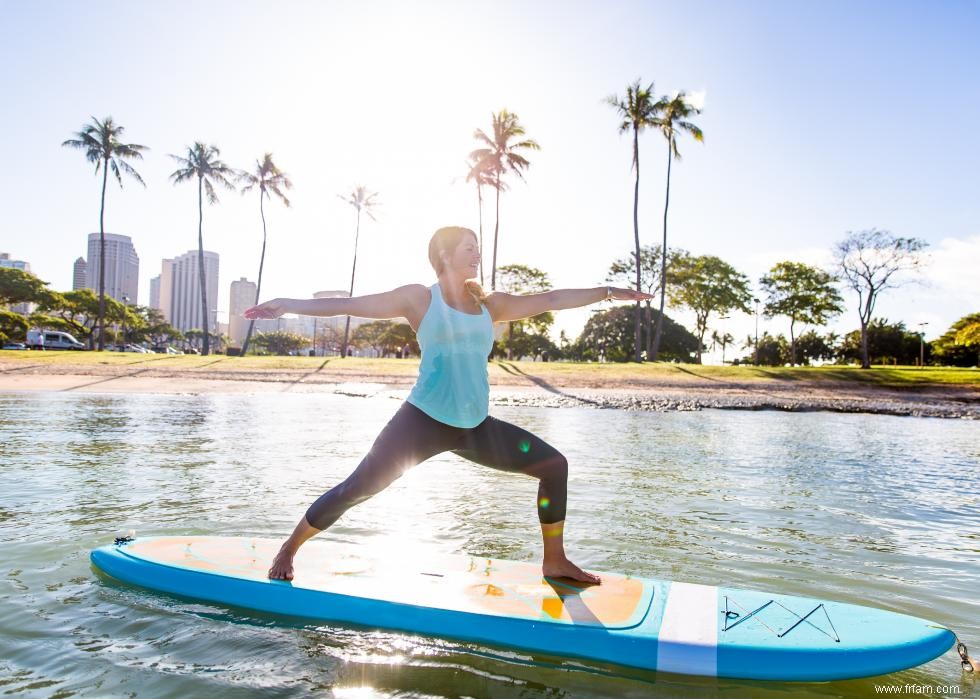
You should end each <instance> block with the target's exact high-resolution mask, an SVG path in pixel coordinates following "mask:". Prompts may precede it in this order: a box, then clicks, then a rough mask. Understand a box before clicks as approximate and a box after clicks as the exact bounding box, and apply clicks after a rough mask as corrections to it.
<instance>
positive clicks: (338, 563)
mask: <svg viewBox="0 0 980 699" xmlns="http://www.w3.org/2000/svg"><path fill="white" fill-rule="evenodd" d="M279 544H280V542H279V541H275V540H271V539H261V538H236V537H215V536H161V537H140V538H137V539H133V540H130V541H124V542H123V541H120V542H119V543H116V544H112V545H109V546H103V547H101V548H97V549H95V550H93V551H92V554H91V559H92V562H93V564H94V565H95V566H96V567H98V568H99V569H101V570H102V571H104V572H105V573H107V574H108V575H110V576H112V577H114V578H117V579H119V580H122V581H124V582H128V583H132V584H135V585H139V586H142V587H146V588H149V589H152V590H158V591H161V592H166V593H171V594H176V595H181V596H185V597H190V598H194V599H201V600H207V601H211V602H215V603H218V604H224V605H229V606H234V607H242V608H246V609H253V610H259V611H263V612H268V613H272V614H281V615H288V616H294V617H302V618H308V619H315V620H322V621H334V622H342V623H352V624H358V625H362V626H368V627H375V628H385V629H393V630H403V631H409V632H413V633H422V634H428V635H433V636H443V637H448V638H455V639H459V640H465V641H477V642H484V643H488V644H493V645H498V646H508V647H511V648H522V649H526V650H529V651H538V652H543V653H550V654H555V655H563V656H569V657H579V658H587V659H591V660H596V661H602V662H610V663H616V664H621V665H627V666H632V667H638V668H644V669H650V670H658V671H664V672H674V673H682V674H693V675H708V676H719V677H731V678H746V679H768V680H783V681H826V680H835V679H847V678H854V677H866V676H872V675H880V674H885V673H889V672H895V671H898V670H903V669H906V668H909V667H914V666H916V665H920V664H922V663H924V662H927V661H929V660H932V659H933V658H935V657H937V656H939V655H941V654H943V653H945V652H946V651H947V650H949V649H950V648H951V647H952V645H953V643H954V636H953V634H952V632H951V631H949V629H946V628H944V627H942V626H939V625H937V624H934V623H932V622H930V621H927V620H924V619H919V618H916V617H911V616H906V615H903V614H897V613H894V612H889V611H885V610H881V609H874V608H871V607H865V606H859V605H853V604H844V603H839V602H832V601H825V600H818V599H810V598H804V597H794V596H787V595H776V594H772V593H768V592H754V591H748V590H739V589H733V588H726V587H716V586H710V585H695V584H690V583H679V582H669V581H660V580H651V579H644V578H637V577H632V576H627V575H617V574H615V573H601V574H600V575H601V577H602V581H603V582H602V584H601V585H586V584H583V583H577V582H575V581H571V580H567V579H549V578H543V577H542V575H541V569H540V566H538V565H536V564H531V563H520V562H515V561H505V560H497V559H488V558H477V557H471V556H457V555H441V556H428V557H425V558H419V557H417V556H412V555H411V554H409V555H408V556H404V555H402V556H398V555H390V556H381V557H378V558H371V557H368V556H366V555H364V554H363V549H362V548H359V547H354V546H351V545H349V544H347V545H345V544H340V543H335V542H328V541H311V542H308V543H307V544H306V545H305V546H303V548H302V549H300V551H299V554H298V555H297V556H296V560H295V562H294V569H295V570H294V578H293V580H292V581H288V582H287V581H281V580H269V579H268V578H267V577H266V574H267V571H268V569H269V566H270V564H271V562H272V559H273V557H274V555H275V553H276V552H277V551H278V550H279Z"/></svg>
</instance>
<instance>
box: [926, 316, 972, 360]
mask: <svg viewBox="0 0 980 699" xmlns="http://www.w3.org/2000/svg"><path fill="white" fill-rule="evenodd" d="M932 347H933V356H934V357H935V359H936V361H938V362H939V363H940V364H944V365H947V366H978V365H980V313H970V314H969V315H965V316H963V317H962V318H960V319H959V320H957V321H956V322H955V323H953V324H952V325H951V326H950V327H949V330H947V331H946V332H945V333H943V334H942V336H941V337H939V339H937V340H935V341H934V342H932Z"/></svg>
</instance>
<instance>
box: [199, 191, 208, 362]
mask: <svg viewBox="0 0 980 699" xmlns="http://www.w3.org/2000/svg"><path fill="white" fill-rule="evenodd" d="M203 187H204V178H202V177H201V176H200V175H199V176H198V178H197V266H198V268H199V269H200V273H199V274H198V277H199V278H200V281H201V312H202V313H203V314H204V315H203V321H202V322H203V325H204V332H203V333H202V338H203V341H204V345H203V349H202V350H201V354H202V355H203V356H205V357H206V356H207V355H208V354H209V353H210V351H211V343H210V341H209V340H210V335H211V324H210V323H209V322H208V287H207V277H206V275H205V274H204V195H203V192H202V189H203Z"/></svg>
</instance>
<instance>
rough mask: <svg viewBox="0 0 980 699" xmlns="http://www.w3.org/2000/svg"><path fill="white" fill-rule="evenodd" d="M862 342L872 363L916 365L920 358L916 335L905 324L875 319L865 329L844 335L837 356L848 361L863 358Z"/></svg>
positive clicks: (861, 359)
mask: <svg viewBox="0 0 980 699" xmlns="http://www.w3.org/2000/svg"><path fill="white" fill-rule="evenodd" d="M865 345H866V349H867V352H868V358H869V359H870V361H871V363H874V364H915V363H916V361H917V360H918V358H919V334H918V333H915V332H911V331H910V330H908V329H907V328H906V327H905V323H902V322H901V321H899V322H898V323H889V322H888V320H886V319H885V318H874V319H873V320H872V321H871V322H870V323H868V324H867V326H866V327H865V329H864V332H862V331H861V330H854V331H852V332H849V333H848V334H847V335H845V336H844V339H843V341H842V343H841V348H840V356H841V358H842V359H845V360H849V361H862V366H863V360H864V351H865Z"/></svg>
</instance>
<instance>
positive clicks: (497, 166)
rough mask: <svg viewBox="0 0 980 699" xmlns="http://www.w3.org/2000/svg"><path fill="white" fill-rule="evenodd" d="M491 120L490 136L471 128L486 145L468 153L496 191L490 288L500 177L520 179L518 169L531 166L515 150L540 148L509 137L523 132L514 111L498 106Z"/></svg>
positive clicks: (492, 286)
mask: <svg viewBox="0 0 980 699" xmlns="http://www.w3.org/2000/svg"><path fill="white" fill-rule="evenodd" d="M491 118H492V121H493V137H492V138H491V137H490V136H487V134H486V133H484V131H483V129H477V130H476V131H474V132H473V138H475V139H476V140H477V141H479V142H481V143H483V144H484V145H485V146H486V148H478V149H477V150H475V151H473V152H472V153H470V160H472V161H473V162H474V163H480V164H481V166H482V167H486V168H487V169H488V171H489V172H490V173H491V174H492V177H493V185H492V186H493V188H494V189H495V190H496V192H497V211H496V220H495V221H494V225H493V266H492V268H491V269H492V271H491V273H490V289H491V290H496V288H497V237H498V235H499V233H500V192H501V191H502V189H503V186H502V185H503V182H502V180H501V178H502V177H503V176H504V175H505V174H506V173H508V172H513V173H514V174H515V175H517V176H518V177H520V178H521V179H522V180H523V179H524V175H523V173H522V171H523V170H526V169H527V168H529V167H530V166H531V163H529V162H528V161H527V159H526V158H525V157H524V156H522V155H521V154H520V153H518V152H517V151H519V150H541V146H539V145H538V144H537V142H536V141H534V140H532V139H530V138H525V139H524V140H522V141H518V142H517V143H511V142H510V141H511V140H512V139H515V138H520V137H522V136H524V135H526V134H525V131H524V127H523V126H521V123H520V121H518V118H517V115H516V114H514V113H512V112H508V111H507V110H506V109H501V110H500V111H499V112H497V113H496V114H491Z"/></svg>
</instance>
